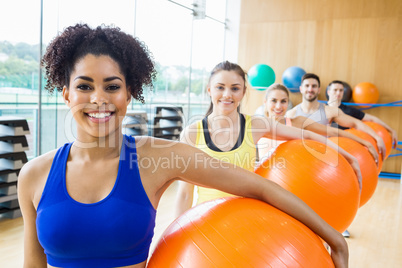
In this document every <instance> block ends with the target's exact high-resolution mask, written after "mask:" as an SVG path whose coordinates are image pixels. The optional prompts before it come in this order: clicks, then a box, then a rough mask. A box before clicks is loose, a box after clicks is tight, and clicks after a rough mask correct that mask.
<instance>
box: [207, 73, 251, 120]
mask: <svg viewBox="0 0 402 268" xmlns="http://www.w3.org/2000/svg"><path fill="white" fill-rule="evenodd" d="M244 93H245V81H244V80H243V78H242V77H241V76H240V75H239V74H237V73H236V72H235V71H219V72H218V73H216V74H214V75H213V76H212V77H211V80H210V82H209V86H208V94H209V95H210V96H211V101H212V104H213V111H214V112H218V113H220V114H224V115H228V114H230V113H233V112H237V107H238V106H239V105H240V102H241V100H242V99H243V97H244Z"/></svg>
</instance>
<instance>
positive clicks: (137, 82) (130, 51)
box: [41, 24, 156, 103]
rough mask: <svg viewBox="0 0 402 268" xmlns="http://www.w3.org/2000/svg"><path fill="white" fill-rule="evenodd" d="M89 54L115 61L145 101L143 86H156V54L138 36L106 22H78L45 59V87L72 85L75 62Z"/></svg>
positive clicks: (52, 45) (58, 39)
mask: <svg viewBox="0 0 402 268" xmlns="http://www.w3.org/2000/svg"><path fill="white" fill-rule="evenodd" d="M88 54H93V55H95V56H100V55H106V56H110V57H111V58H112V59H113V60H115V61H116V62H117V63H118V65H119V66H120V69H121V71H122V73H123V75H124V76H125V78H126V83H127V86H128V87H130V91H131V95H132V96H133V97H134V98H135V99H136V100H139V101H141V102H142V103H144V97H143V95H142V93H143V89H142V87H143V86H150V87H152V81H153V80H154V79H155V75H156V72H155V64H154V61H153V58H152V54H151V53H150V52H149V50H148V48H147V46H146V45H145V44H144V43H143V42H141V41H139V40H138V39H137V38H135V37H133V36H131V35H128V34H126V33H124V32H122V31H121V30H120V29H119V28H117V27H108V26H105V25H102V26H98V27H97V28H96V29H91V28H90V27H89V26H88V25H87V24H76V25H74V26H70V27H68V28H66V29H65V30H64V31H63V32H62V33H61V34H60V35H59V36H57V37H56V38H55V39H53V41H52V42H51V43H50V45H49V46H48V47H47V49H46V53H45V55H44V56H43V58H42V60H41V64H42V66H44V67H45V69H46V78H47V82H46V86H45V89H46V90H48V91H49V92H50V93H52V92H53V90H54V88H56V89H57V91H62V90H63V86H67V87H69V83H70V75H71V72H72V71H73V70H74V65H75V63H76V62H77V61H78V60H80V59H82V58H83V57H85V56H86V55H88Z"/></svg>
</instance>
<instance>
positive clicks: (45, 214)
mask: <svg viewBox="0 0 402 268" xmlns="http://www.w3.org/2000/svg"><path fill="white" fill-rule="evenodd" d="M71 145H72V143H69V144H65V145H64V146H63V147H61V148H60V149H59V150H58V151H57V153H56V155H55V157H54V160H53V163H52V167H51V169H50V172H49V176H48V178H47V182H46V185H45V188H44V190H43V193H42V197H41V200H40V202H39V205H38V209H37V218H36V228H37V234H38V239H39V242H40V244H41V245H42V247H43V248H44V250H45V254H46V256H47V262H48V263H49V264H50V265H52V266H56V267H85V268H87V267H97V268H101V267H119V266H127V265H133V264H137V263H141V262H143V261H145V260H146V259H147V258H148V252H149V247H150V245H151V241H152V237H153V234H154V227H155V216H156V210H155V209H154V207H153V206H152V204H151V202H150V200H149V199H148V196H147V194H146V192H145V190H144V188H143V185H142V182H141V178H140V173H139V169H138V161H137V150H136V146H135V139H134V138H133V137H130V136H124V140H123V145H122V150H121V154H120V161H119V170H118V175H117V178H116V182H115V185H114V187H113V189H112V191H111V192H110V193H109V195H108V196H107V197H106V198H104V199H103V200H101V201H99V202H96V203H92V204H84V203H80V202H77V201H75V200H74V199H72V198H71V197H70V195H69V194H68V192H67V188H66V164H67V158H68V155H69V152H70V148H71Z"/></svg>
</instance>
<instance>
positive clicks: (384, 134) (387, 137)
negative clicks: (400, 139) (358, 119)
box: [363, 121, 392, 158]
mask: <svg viewBox="0 0 402 268" xmlns="http://www.w3.org/2000/svg"><path fill="white" fill-rule="evenodd" d="M363 123H365V124H366V125H368V126H369V127H371V128H372V129H373V130H374V131H375V132H376V133H377V134H378V135H379V136H380V137H381V138H382V140H383V141H384V143H385V148H386V149H387V152H386V158H387V157H388V156H389V155H390V154H391V150H392V135H391V133H389V132H388V130H387V129H386V128H385V127H383V126H381V125H380V124H378V123H375V122H368V121H363Z"/></svg>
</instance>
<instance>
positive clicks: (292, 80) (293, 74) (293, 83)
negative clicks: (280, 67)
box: [282, 66, 306, 92]
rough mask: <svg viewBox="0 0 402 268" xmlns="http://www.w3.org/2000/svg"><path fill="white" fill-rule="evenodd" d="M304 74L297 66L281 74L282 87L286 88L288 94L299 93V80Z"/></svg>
mask: <svg viewBox="0 0 402 268" xmlns="http://www.w3.org/2000/svg"><path fill="white" fill-rule="evenodd" d="M305 73H306V71H305V70H303V69H302V68H300V67H297V66H292V67H289V68H287V69H286V70H285V71H284V72H283V74H282V82H283V85H284V86H286V87H287V88H288V89H289V91H290V92H299V87H300V85H301V80H302V77H303V75H304V74H305Z"/></svg>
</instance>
